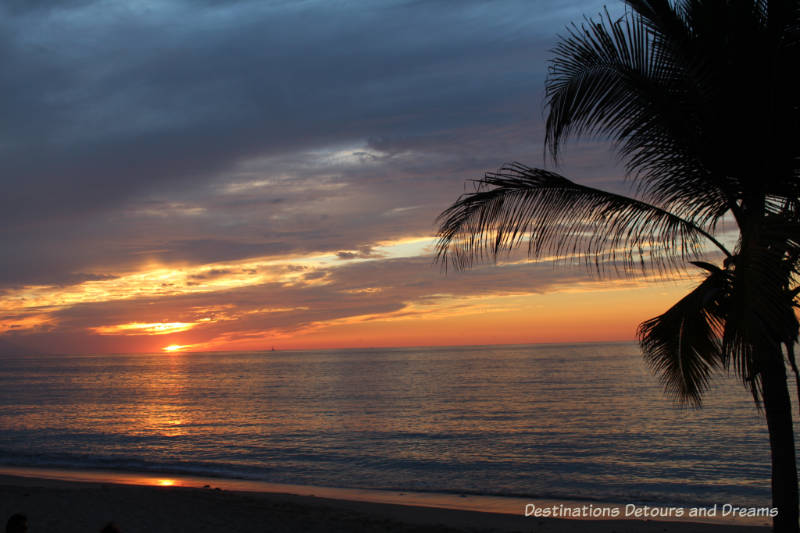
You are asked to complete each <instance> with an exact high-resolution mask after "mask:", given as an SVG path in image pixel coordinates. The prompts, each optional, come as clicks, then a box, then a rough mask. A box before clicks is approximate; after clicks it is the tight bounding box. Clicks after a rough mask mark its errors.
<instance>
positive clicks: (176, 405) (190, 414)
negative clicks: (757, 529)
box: [0, 343, 770, 506]
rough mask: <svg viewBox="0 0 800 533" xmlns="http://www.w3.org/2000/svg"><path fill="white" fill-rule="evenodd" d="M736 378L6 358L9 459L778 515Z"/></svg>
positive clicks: (524, 354) (616, 349) (525, 354)
mask: <svg viewBox="0 0 800 533" xmlns="http://www.w3.org/2000/svg"><path fill="white" fill-rule="evenodd" d="M769 460H770V455H769V444H768V439H767V434H766V424H765V422H764V418H763V414H761V413H759V411H758V410H757V409H756V408H755V406H754V403H753V401H752V397H751V396H750V394H749V392H748V391H747V390H746V389H745V388H744V386H743V385H742V384H741V383H740V382H738V381H736V380H735V379H734V378H730V377H721V378H720V379H717V380H716V381H714V382H713V383H712V389H711V390H710V391H709V392H708V393H707V395H706V397H705V404H704V406H703V408H702V409H699V410H697V409H689V408H685V407H681V406H679V405H676V404H674V403H673V401H672V400H671V399H670V398H669V397H668V396H666V395H665V393H664V391H663V388H662V386H661V385H660V384H659V382H658V379H657V378H656V377H654V376H653V375H652V374H651V373H650V371H649V370H648V369H647V368H646V366H645V364H644V363H643V361H642V357H641V353H640V351H639V349H638V348H637V346H636V345H634V344H628V343H626V344H580V345H563V344H562V345H531V346H473V347H463V346H462V347H436V348H396V349H385V348H381V349H349V350H328V351H287V352H282V351H277V352H250V353H219V352H218V353H182V354H181V353H172V354H144V355H47V356H45V355H36V356H33V355H32V356H24V357H5V358H0V464H2V465H9V466H38V467H57V468H67V469H69V468H75V469H87V468H88V469H103V470H116V471H134V472H135V471H139V472H142V471H144V472H159V473H167V474H168V473H174V474H191V475H200V476H221V477H228V478H242V479H252V480H263V481H268V482H273V483H289V484H298V485H316V486H329V487H344V488H367V489H391V490H408V491H422V492H425V491H434V492H444V493H456V494H476V495H477V494H479V495H500V496H518V497H526V498H527V497H529V498H550V499H559V498H563V499H570V500H575V499H585V500H593V501H603V502H623V503H628V502H638V503H653V504H657V505H679V506H702V505H714V504H722V503H732V504H734V505H742V506H762V505H768V504H769V501H770V487H769V480H770V467H769Z"/></svg>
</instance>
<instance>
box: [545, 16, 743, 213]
mask: <svg viewBox="0 0 800 533" xmlns="http://www.w3.org/2000/svg"><path fill="white" fill-rule="evenodd" d="M630 4H631V6H632V7H633V8H634V9H635V10H636V13H635V14H634V15H632V16H629V17H625V18H624V19H620V20H616V21H615V20H611V18H610V17H609V15H608V13H606V15H605V18H603V19H601V21H600V22H595V21H592V20H587V21H586V23H585V24H583V25H582V26H573V27H572V28H571V29H570V31H569V34H568V35H567V36H566V37H565V38H562V39H561V41H560V42H559V44H558V45H557V46H556V48H555V50H554V52H555V58H554V59H553V60H552V61H551V63H550V69H549V75H548V80H547V91H546V94H547V105H548V107H549V113H548V117H547V124H546V138H545V142H546V145H547V146H548V147H549V149H550V153H551V155H552V156H553V158H554V159H557V158H558V154H559V153H560V150H561V145H562V142H563V141H564V140H565V139H566V138H567V137H570V136H581V135H601V136H604V137H606V136H607V137H610V138H611V139H612V140H614V141H615V142H616V143H617V144H618V146H619V151H620V155H621V156H622V157H623V158H624V159H625V161H626V167H627V170H628V172H629V173H630V174H631V175H633V176H635V177H636V179H637V182H638V184H639V186H640V191H641V192H642V193H643V194H644V195H645V198H646V199H647V200H648V201H650V202H655V203H658V204H659V205H662V206H664V208H665V209H668V210H669V211H671V212H673V213H675V214H678V215H679V216H682V217H684V218H691V219H694V220H702V221H703V224H704V225H713V224H714V223H715V222H716V221H717V220H719V218H720V217H722V216H723V215H724V213H725V212H726V211H727V210H728V209H729V208H730V207H731V205H732V202H731V201H730V199H731V198H732V197H733V191H732V190H730V186H729V184H728V183H726V181H725V179H723V178H721V177H719V176H716V175H714V174H712V173H710V172H708V170H706V169H707V165H704V164H703V161H702V160H700V159H698V157H700V156H702V155H703V154H705V153H706V148H705V145H706V142H707V141H706V140H705V139H704V138H703V137H702V135H701V134H702V130H701V129H700V128H699V127H698V126H697V120H696V116H697V109H696V103H697V102H702V101H703V98H700V97H698V95H697V94H695V93H696V92H697V90H698V88H697V84H696V83H694V81H695V79H696V76H695V75H692V73H691V72H690V71H691V70H692V69H691V68H689V69H687V70H676V69H677V68H678V67H677V65H681V66H685V65H687V63H689V62H687V61H677V62H676V61H675V60H674V59H675V57H674V56H675V55H676V54H683V55H686V54H687V53H688V52H686V50H684V49H680V50H675V49H673V48H672V47H674V46H675V43H678V42H682V41H686V40H687V37H686V33H687V30H686V28H685V27H684V25H683V23H682V21H681V19H680V17H678V16H677V14H675V13H674V12H672V11H671V10H670V9H668V6H664V5H662V4H663V2H630ZM668 12H670V13H672V15H671V16H670V15H669V14H668ZM645 15H647V16H645ZM648 17H650V18H648ZM664 31H670V32H672V34H678V35H677V36H676V35H672V34H671V35H669V36H665V35H664V34H663V32H664ZM662 43H668V44H669V46H667V45H666V44H662ZM684 48H685V47H684ZM689 64H690V65H691V63H689ZM697 70H702V66H699V67H697Z"/></svg>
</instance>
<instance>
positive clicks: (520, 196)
mask: <svg viewBox="0 0 800 533" xmlns="http://www.w3.org/2000/svg"><path fill="white" fill-rule="evenodd" d="M798 67H800V2H798V1H797V0H791V1H790V0H769V1H768V0H678V1H675V2H670V0H627V1H626V9H625V14H624V16H622V17H621V18H619V19H612V17H611V16H610V15H609V14H608V12H606V13H605V14H602V15H601V16H600V17H599V18H598V19H596V20H593V19H586V21H585V22H584V23H583V24H582V25H573V26H571V27H570V28H569V29H568V30H567V34H566V35H565V36H564V37H562V38H561V39H560V41H559V42H558V44H557V46H556V48H555V49H554V58H553V59H552V60H551V62H550V65H549V75H548V78H547V82H546V103H547V107H548V115H547V122H546V137H545V145H546V147H547V148H548V149H549V153H550V155H551V156H552V158H553V160H554V161H558V159H559V157H560V155H561V151H562V142H563V141H564V140H565V139H567V138H568V137H572V136H581V135H587V134H588V135H597V136H602V137H604V138H608V139H610V140H611V141H613V142H614V145H615V147H616V149H617V151H618V153H619V155H620V157H621V159H622V160H623V161H624V162H625V164H626V174H627V176H628V177H629V179H630V182H631V184H632V191H633V192H632V196H631V197H627V196H623V195H619V194H613V193H610V192H605V191H601V190H598V189H595V188H591V187H586V186H583V185H580V184H577V183H575V182H572V181H570V180H568V179H567V178H565V177H563V176H561V175H559V174H557V173H555V172H551V171H547V170H543V169H535V168H530V167H527V166H524V165H521V164H519V163H514V164H510V165H506V166H504V167H503V168H501V169H500V170H499V171H497V172H490V173H487V174H486V175H485V177H484V178H482V179H480V180H477V181H475V190H474V192H471V193H468V194H464V195H462V196H461V197H459V199H458V200H457V201H456V202H455V203H454V204H453V205H452V206H451V207H449V208H448V209H447V210H445V211H444V212H443V213H442V214H441V215H440V216H439V219H438V221H437V222H438V223H439V224H440V227H439V242H438V248H437V258H438V260H439V261H440V262H441V263H442V264H443V265H444V267H445V268H447V267H448V266H452V267H455V268H457V269H463V268H468V267H470V266H471V265H472V264H473V263H474V262H476V261H481V260H485V259H494V260H496V259H497V257H498V256H499V255H500V254H502V253H507V252H510V250H511V249H513V248H515V247H517V246H519V245H522V246H527V251H528V254H529V255H530V256H531V257H533V258H552V259H555V260H556V261H564V262H578V263H580V264H583V265H585V266H587V267H588V268H589V269H590V270H592V271H595V272H596V273H598V274H600V275H602V274H604V273H607V272H609V271H613V272H617V273H627V274H636V273H639V272H654V271H655V272H658V273H661V274H664V275H670V274H671V273H674V272H675V271H676V270H683V271H684V272H686V271H687V270H689V271H690V272H694V273H696V274H698V275H701V274H702V275H703V279H702V281H701V282H700V284H699V285H698V286H697V288H695V289H694V290H693V291H692V292H690V293H689V294H688V295H687V296H685V297H684V298H683V299H681V300H680V301H679V302H678V303H676V304H675V305H674V306H673V307H672V308H670V309H669V310H668V311H666V312H665V313H664V314H663V315H661V316H658V317H655V318H653V319H651V320H648V321H646V322H644V323H643V324H641V325H640V327H639V330H638V336H639V340H640V343H641V346H642V349H643V352H644V356H645V359H646V360H647V362H648V363H649V364H650V365H651V367H652V368H653V369H654V371H655V372H656V373H657V374H658V375H659V376H660V378H661V379H662V381H663V383H664V384H665V388H666V389H667V391H668V392H669V393H671V394H672V395H674V396H675V397H676V398H677V399H679V400H681V401H683V402H686V403H688V404H692V405H695V406H699V405H700V402H701V399H702V396H703V393H704V392H705V391H706V390H707V387H708V384H709V379H710V377H711V376H712V374H713V373H714V372H715V371H718V370H729V371H732V372H735V373H736V374H737V375H738V376H740V377H741V379H742V381H743V383H744V384H745V385H746V386H747V388H749V390H750V392H751V393H752V395H753V398H754V399H755V401H756V403H757V405H759V406H760V407H761V408H763V411H764V414H765V418H766V421H767V427H768V431H769V440H770V447H771V451H772V494H773V505H774V507H776V508H777V509H778V515H777V517H776V518H775V519H774V526H775V531H782V532H783V531H793V532H797V531H798V486H797V468H796V462H795V445H794V433H793V428H792V412H791V402H790V396H789V389H788V386H787V371H786V363H788V364H789V365H790V367H791V368H792V369H793V370H794V371H795V373H796V372H797V367H796V365H795V360H794V353H793V348H794V345H795V343H796V341H797V339H798V321H797V319H796V317H795V313H794V307H795V297H796V296H797V294H798V292H800V289H798V288H797V287H795V285H796V284H797V281H798V270H799V269H800V111H799V110H798V108H799V107H800V76H798V74H797V70H798ZM724 221H729V222H728V226H729V227H731V226H732V227H735V228H736V229H737V230H738V233H737V234H736V235H735V237H732V236H730V235H728V237H727V238H722V237H719V238H717V237H715V235H716V234H717V233H718V232H719V230H720V228H722V227H723V222H724ZM734 240H735V245H731V246H730V250H729V249H728V247H726V246H725V245H724V244H723V242H721V241H724V242H731V243H732V242H733V241H734ZM701 259H705V261H701ZM695 267H698V268H699V270H698V269H697V268H695ZM798 386H799V387H800V384H799V385H798Z"/></svg>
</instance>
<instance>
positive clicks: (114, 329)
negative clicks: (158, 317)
mask: <svg viewBox="0 0 800 533" xmlns="http://www.w3.org/2000/svg"><path fill="white" fill-rule="evenodd" d="M196 325H197V323H194V322H155V323H152V324H143V323H141V322H131V323H129V324H115V325H113V326H98V327H94V328H89V329H91V330H92V331H94V332H95V333H97V334H98V335H167V334H169V333H178V332H180V331H188V330H190V329H192V328H193V327H195V326H196Z"/></svg>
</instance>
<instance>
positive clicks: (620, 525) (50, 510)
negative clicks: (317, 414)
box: [0, 475, 769, 533]
mask: <svg viewBox="0 0 800 533" xmlns="http://www.w3.org/2000/svg"><path fill="white" fill-rule="evenodd" d="M17 512H21V513H24V514H26V515H27V516H28V519H29V523H30V531H31V533H38V532H45V531H46V532H60V533H72V532H75V533H77V532H92V531H95V532H97V531H100V529H101V528H102V526H103V525H104V524H105V523H107V522H109V521H113V522H115V523H116V524H117V525H118V526H119V528H120V530H121V531H122V532H123V533H132V532H143V533H167V532H170V533H173V532H192V533H204V532H220V531H230V532H239V531H241V532H245V531H247V532H250V531H253V532H256V531H258V532H261V531H263V532H295V531H307V532H312V533H314V532H324V531H340V532H345V531H348V532H349V531H353V532H366V531H379V532H384V531H387V532H388V531H391V532H434V531H442V532H448V531H450V532H454V531H486V532H489V531H496V532H510V531H521V532H538V531H542V532H553V533H556V532H565V533H572V532H578V531H591V532H598V533H603V532H606V533H611V532H616V533H627V532H630V533H634V532H643V533H648V532H659V533H664V532H667V533H669V532H676V533H677V532H683V533H690V532H698V533H715V532H723V531H730V532H741V533H745V532H754V533H755V532H758V533H765V532H767V531H769V528H767V527H758V526H734V525H717V524H695V523H691V522H657V521H639V520H601V521H593V520H563V519H537V518H526V517H524V516H523V515H522V512H521V511H520V513H519V514H516V515H515V514H504V513H487V512H475V511H465V510H453V509H437V508H430V507H416V506H406V505H396V504H384V503H374V502H363V501H352V500H336V499H329V498H319V497H312V496H298V495H290V494H276V493H253V492H238V491H229V490H215V489H213V488H188V487H152V486H136V485H120V484H112V483H87V482H72V481H63V480H52V479H40V478H30V477H15V476H8V475H2V476H0V520H1V521H2V522H3V526H4V525H5V521H6V520H7V519H8V517H9V516H11V515H12V514H13V513H17Z"/></svg>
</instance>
